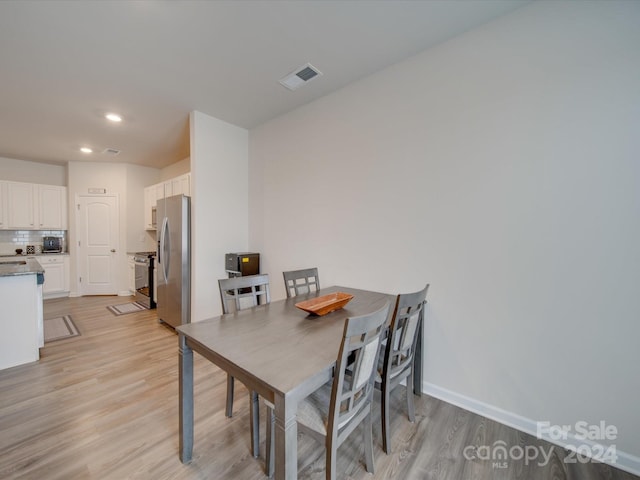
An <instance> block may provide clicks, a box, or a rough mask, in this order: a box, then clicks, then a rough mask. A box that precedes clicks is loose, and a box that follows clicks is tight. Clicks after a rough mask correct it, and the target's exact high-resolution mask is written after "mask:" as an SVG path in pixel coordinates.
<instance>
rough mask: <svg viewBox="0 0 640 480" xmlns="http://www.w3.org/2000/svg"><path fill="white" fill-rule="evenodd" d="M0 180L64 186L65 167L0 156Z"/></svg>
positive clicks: (65, 183)
mask: <svg viewBox="0 0 640 480" xmlns="http://www.w3.org/2000/svg"><path fill="white" fill-rule="evenodd" d="M0 180H10V181H12V182H27V183H42V184H45V185H59V186H62V187H64V186H66V185H67V167H66V165H49V164H48V163H39V162H29V161H26V160H15V159H12V158H4V157H0Z"/></svg>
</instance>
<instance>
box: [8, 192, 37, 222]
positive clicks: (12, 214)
mask: <svg viewBox="0 0 640 480" xmlns="http://www.w3.org/2000/svg"><path fill="white" fill-rule="evenodd" d="M6 185H7V223H8V225H7V227H8V228H21V229H31V230H32V229H34V228H36V219H35V210H36V203H35V193H34V192H35V188H34V187H35V185H34V184H33V183H21V182H7V183H6Z"/></svg>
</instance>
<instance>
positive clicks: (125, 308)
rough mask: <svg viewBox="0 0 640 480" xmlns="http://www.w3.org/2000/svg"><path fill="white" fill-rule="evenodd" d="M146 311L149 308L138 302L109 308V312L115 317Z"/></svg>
mask: <svg viewBox="0 0 640 480" xmlns="http://www.w3.org/2000/svg"><path fill="white" fill-rule="evenodd" d="M146 309H147V307H145V306H144V305H142V304H141V303H138V302H131V303H122V304H120V305H109V306H108V307H107V310H109V311H110V312H111V313H113V314H114V315H126V314H127V313H134V312H139V311H141V310H146Z"/></svg>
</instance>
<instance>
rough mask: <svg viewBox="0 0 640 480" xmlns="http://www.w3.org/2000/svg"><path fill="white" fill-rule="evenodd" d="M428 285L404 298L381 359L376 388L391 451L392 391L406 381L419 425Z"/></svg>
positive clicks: (385, 443)
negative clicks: (419, 348)
mask: <svg viewBox="0 0 640 480" xmlns="http://www.w3.org/2000/svg"><path fill="white" fill-rule="evenodd" d="M428 289H429V285H428V284H427V286H426V287H424V288H423V289H422V290H420V291H419V292H415V293H405V294H400V295H398V297H397V298H396V306H395V309H394V311H393V317H392V319H391V326H390V327H389V333H388V335H387V339H386V345H385V346H384V350H383V352H384V353H383V354H381V356H380V362H379V371H378V376H377V378H376V388H379V389H380V390H381V392H382V395H381V397H382V401H381V409H382V413H381V417H382V418H381V420H382V448H383V450H384V451H385V453H387V454H389V452H390V451H391V434H390V430H389V401H390V393H391V391H392V390H393V389H394V388H395V387H397V386H398V385H399V384H400V382H401V381H402V380H405V379H406V388H407V410H408V417H409V421H410V422H411V423H413V422H415V407H414V402H413V371H414V358H415V351H416V345H417V341H418V333H419V332H420V323H421V322H423V320H424V306H425V304H426V303H427V302H426V298H427V290H428Z"/></svg>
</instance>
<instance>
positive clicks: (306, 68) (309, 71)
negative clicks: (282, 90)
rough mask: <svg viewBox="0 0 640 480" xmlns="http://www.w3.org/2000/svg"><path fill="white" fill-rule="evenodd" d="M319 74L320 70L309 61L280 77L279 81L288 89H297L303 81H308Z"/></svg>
mask: <svg viewBox="0 0 640 480" xmlns="http://www.w3.org/2000/svg"><path fill="white" fill-rule="evenodd" d="M320 75H322V72H321V71H320V70H318V69H317V68H316V67H314V66H313V65H311V64H310V63H307V64H306V65H303V66H302V67H300V68H298V69H297V70H296V71H295V72H291V73H290V74H289V75H287V76H286V77H284V78H282V79H280V83H281V84H282V85H283V86H285V87H287V88H288V89H289V90H297V89H298V88H300V87H301V86H302V85H304V84H305V83H307V82H310V81H311V80H313V79H314V78H316V77H318V76H320Z"/></svg>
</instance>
